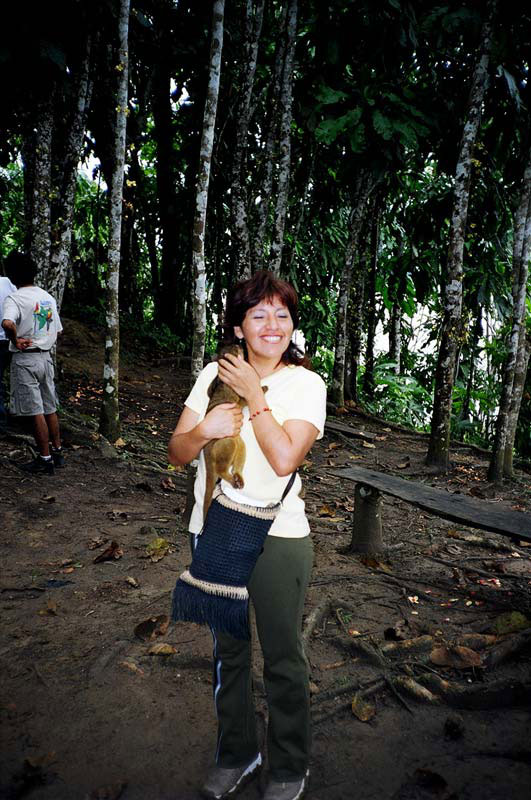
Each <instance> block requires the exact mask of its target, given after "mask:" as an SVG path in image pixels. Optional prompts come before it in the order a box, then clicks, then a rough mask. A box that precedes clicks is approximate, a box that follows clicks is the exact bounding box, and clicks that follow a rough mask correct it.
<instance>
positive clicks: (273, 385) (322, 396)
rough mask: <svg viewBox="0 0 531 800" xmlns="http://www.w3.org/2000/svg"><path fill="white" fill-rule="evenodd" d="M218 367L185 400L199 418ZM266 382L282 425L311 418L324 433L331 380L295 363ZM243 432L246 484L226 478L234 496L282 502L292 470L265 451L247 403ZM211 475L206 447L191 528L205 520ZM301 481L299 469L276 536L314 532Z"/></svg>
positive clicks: (214, 364) (269, 401)
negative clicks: (279, 467) (283, 470)
mask: <svg viewBox="0 0 531 800" xmlns="http://www.w3.org/2000/svg"><path fill="white" fill-rule="evenodd" d="M217 372H218V365H217V362H212V363H211V364H208V365H207V366H206V367H205V368H204V369H203V370H202V372H201V373H200V375H199V377H198V379H197V381H196V383H195V385H194V387H193V389H192V391H191V392H190V394H189V395H188V397H187V398H186V400H185V405H186V406H187V407H188V408H190V409H191V410H192V411H195V413H196V414H198V415H199V420H198V422H200V421H201V420H202V419H203V418H204V416H205V413H206V410H207V407H208V403H209V397H208V394H207V389H208V387H209V386H210V384H211V382H212V381H213V380H214V378H215V377H216V375H217ZM261 385H262V386H267V392H266V394H265V398H266V402H267V405H268V407H269V408H270V409H271V413H272V414H273V417H274V418H275V419H276V421H277V422H278V423H279V424H280V425H283V424H284V423H285V422H286V421H287V420H290V419H300V420H304V421H306V422H311V424H312V425H314V426H315V427H316V428H317V430H318V435H317V438H318V439H320V438H321V437H322V435H323V432H324V423H325V418H326V386H325V383H324V381H323V380H322V378H320V377H319V375H317V374H316V373H315V372H312V371H311V370H308V369H306V368H305V367H297V366H292V365H289V366H286V367H283V368H282V369H280V370H278V372H274V373H273V374H272V375H268V377H267V378H263V379H262V381H261ZM240 436H241V437H242V439H243V441H244V443H245V451H246V453H245V466H244V469H243V481H244V487H243V489H242V490H241V491H240V490H238V489H234V488H233V487H232V486H231V485H230V484H229V483H227V482H226V481H224V480H222V481H221V488H222V490H223V492H225V494H227V495H228V496H229V497H231V498H233V499H234V500H236V501H238V502H240V503H246V504H248V505H255V506H267V505H269V504H271V503H278V501H279V500H280V498H281V497H282V493H283V491H284V489H285V488H286V486H287V484H288V482H289V480H290V476H289V475H288V476H284V477H279V476H278V475H277V474H276V472H275V471H274V469H273V467H272V466H271V464H270V463H269V461H268V460H267V458H266V457H265V455H264V454H263V452H262V450H261V448H260V446H259V444H258V442H257V440H256V437H255V435H254V429H253V424H252V422H251V421H250V419H249V409H248V407H247V406H245V407H244V409H243V426H242V429H241V431H240ZM205 480H206V468H205V460H204V456H203V452H201V454H200V457H199V466H198V470H197V478H196V481H195V487H194V496H195V505H194V508H193V511H192V516H191V518H190V525H189V530H190V532H191V533H200V531H201V528H202V526H203V498H204V494H205ZM301 485H302V484H301V479H300V476H299V475H297V477H296V478H295V481H294V483H293V486H292V487H291V489H290V491H289V492H288V494H287V496H286V498H285V499H284V502H283V503H282V508H281V510H280V512H279V514H278V516H277V517H276V518H275V521H274V522H273V525H272V527H271V529H270V532H269V535H270V536H282V537H286V538H299V537H302V536H307V535H308V534H309V532H310V526H309V524H308V520H307V518H306V514H305V512H304V500H303V499H302V498H301V497H299V493H300V490H301Z"/></svg>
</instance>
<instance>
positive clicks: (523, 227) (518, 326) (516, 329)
mask: <svg viewBox="0 0 531 800" xmlns="http://www.w3.org/2000/svg"><path fill="white" fill-rule="evenodd" d="M530 250H531V150H530V151H529V157H528V162H527V165H526V168H525V172H524V178H523V181H522V192H521V195H520V202H519V204H518V209H517V211H516V215H515V221H514V244H513V309H512V315H511V316H512V323H511V333H510V335H509V343H508V348H507V356H506V358H505V362H504V368H503V382H502V390H501V396H500V410H499V412H498V417H497V419H496V433H495V435H494V445H493V448H492V457H491V462H490V465H489V472H488V478H489V480H491V481H501V480H502V478H503V477H504V475H505V474H506V473H505V468H504V463H505V461H506V460H507V462H508V468H509V470H510V471H511V473H512V456H511V457H510V458H508V456H507V455H506V453H507V451H508V450H509V448H510V449H511V452H512V447H513V443H514V438H513V439H511V438H510V434H512V433H513V428H514V433H516V424H517V422H518V413H519V410H520V402H521V394H520V397H518V396H517V395H518V392H519V390H518V392H517V395H516V396H515V397H514V398H513V390H514V383H515V375H516V372H517V365H518V371H521V370H522V369H523V364H524V362H525V351H526V344H525V342H526V331H525V313H526V295H527V276H528V272H529V255H530ZM519 356H520V358H519ZM521 380H522V378H521V377H520V376H519V377H518V382H520V381H521ZM511 406H512V407H511ZM511 412H512V413H511ZM515 415H516V420H515V419H514V417H515ZM511 473H509V474H508V475H507V477H511Z"/></svg>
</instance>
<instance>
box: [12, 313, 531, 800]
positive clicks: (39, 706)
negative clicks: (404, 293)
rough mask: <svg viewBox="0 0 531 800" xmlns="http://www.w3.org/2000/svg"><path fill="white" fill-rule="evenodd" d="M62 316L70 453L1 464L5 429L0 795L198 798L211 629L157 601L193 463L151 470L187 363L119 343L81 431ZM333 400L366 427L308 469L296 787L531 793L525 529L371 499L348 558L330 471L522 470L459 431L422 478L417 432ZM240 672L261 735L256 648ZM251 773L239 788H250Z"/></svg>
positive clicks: (530, 605) (76, 350)
mask: <svg viewBox="0 0 531 800" xmlns="http://www.w3.org/2000/svg"><path fill="white" fill-rule="evenodd" d="M65 329H66V333H65V335H64V337H63V339H62V341H61V343H60V348H59V370H60V382H59V389H60V396H61V399H62V404H63V415H62V419H63V422H64V442H65V449H66V457H67V465H66V467H65V469H63V470H57V471H56V474H55V476H53V477H51V476H50V477H34V476H28V475H25V474H24V473H23V472H21V471H20V470H19V469H18V468H17V463H22V462H24V461H26V460H28V458H30V457H31V456H32V453H31V450H30V445H31V441H32V440H31V437H30V436H29V435H28V431H27V429H25V428H24V426H22V425H19V426H13V427H12V429H11V431H10V433H8V434H7V435H6V436H4V437H3V438H2V439H1V440H0V441H1V450H0V464H1V471H0V498H1V506H0V508H1V511H2V516H3V522H2V527H1V530H2V535H1V537H0V547H1V556H2V573H1V578H0V596H1V608H2V623H3V624H2V635H1V636H2V638H1V641H0V668H1V675H2V680H1V687H2V688H1V698H0V702H1V707H0V712H1V730H2V733H1V737H2V743H1V752H2V754H1V777H0V797H2V798H6V799H7V798H11V799H13V798H22V797H30V798H31V800H84V799H85V798H89V799H90V798H100V800H103V799H105V800H116V798H118V797H121V798H124V800H193V798H197V797H198V794H197V786H198V784H199V783H200V782H201V779H202V777H203V776H204V774H205V771H206V769H207V768H208V766H209V765H210V763H211V758H212V753H213V749H214V741H215V718H214V711H213V707H212V702H211V691H210V671H211V667H210V654H211V641H210V635H209V633H208V632H207V631H206V630H205V629H203V628H200V627H198V626H196V625H192V624H187V623H178V624H175V625H169V627H168V625H167V621H166V620H165V618H164V615H167V614H168V613H169V606H170V593H171V590H172V587H173V585H174V583H175V580H176V577H177V576H178V574H179V573H180V571H181V570H182V569H183V568H184V567H185V566H187V565H188V563H189V554H188V540H187V535H186V532H185V530H184V527H183V524H182V521H181V517H182V512H183V509H184V504H185V491H186V475H185V473H184V472H180V471H168V469H167V461H166V455H165V451H166V445H167V441H168V437H169V435H170V432H171V430H172V429H173V427H174V425H175V421H176V418H177V415H178V413H179V411H180V408H181V407H182V400H183V398H184V396H185V394H186V391H187V385H188V375H187V373H186V370H185V369H183V368H181V369H180V368H179V364H178V362H177V361H176V359H172V358H169V357H165V358H162V357H156V355H154V354H152V353H151V354H150V353H149V352H148V351H146V350H142V349H141V348H137V349H135V351H134V352H132V350H131V349H127V342H126V343H125V344H126V348H125V352H124V356H123V360H122V377H121V381H122V383H121V407H122V419H123V431H122V440H123V441H122V442H118V445H117V446H116V447H113V446H111V445H109V444H108V443H106V442H105V441H103V440H101V439H99V438H98V435H97V433H96V428H97V414H98V408H99V403H100V397H101V389H100V377H99V376H100V375H101V372H102V363H101V358H102V352H103V345H102V341H101V336H100V334H99V333H97V332H94V331H90V330H88V329H87V328H85V327H84V326H82V325H81V324H80V323H77V322H74V321H71V320H66V324H65ZM340 421H341V422H342V423H344V424H348V425H351V426H352V427H353V428H354V429H356V430H357V431H360V430H362V431H366V432H368V433H372V434H375V435H376V436H375V437H374V438H372V439H371V440H370V441H363V440H361V439H355V438H350V437H346V436H343V435H341V434H338V433H334V432H332V431H331V430H328V431H327V433H326V435H325V437H324V439H323V440H322V441H320V442H318V443H317V444H316V445H315V446H314V447H313V449H312V451H311V453H310V454H309V456H308V459H307V461H306V462H305V464H304V465H303V470H302V471H303V483H304V484H305V490H306V503H307V510H308V513H309V516H310V522H311V526H312V531H313V533H312V536H313V542H314V548H315V567H314V572H313V578H312V584H311V586H310V590H309V592H308V597H307V609H306V610H307V615H306V628H305V630H306V633H308V632H309V631H310V628H309V625H310V623H311V622H312V621H315V620H317V623H316V625H315V627H314V628H313V629H312V630H311V633H310V635H309V636H308V647H307V652H308V657H309V660H310V664H311V679H312V693H313V694H312V703H313V712H312V713H313V718H314V746H313V758H312V773H311V779H310V787H309V792H308V798H310V799H311V800H350V798H360V800H361V798H363V800H388V799H389V800H429V798H437V800H450V798H456V799H457V798H458V799H459V800H480V798H481V800H491V799H492V800H500V798H504V800H527V799H528V798H529V797H530V791H531V790H530V788H529V787H530V786H531V745H530V742H531V721H530V713H529V711H530V705H531V675H530V671H529V667H530V664H531V648H530V647H529V642H530V638H529V628H530V626H531V621H530V620H531V548H530V547H529V544H528V543H526V542H521V541H516V542H513V541H510V540H509V539H508V538H504V537H501V536H498V535H495V534H489V533H486V532H482V531H474V530H472V529H470V528H465V527H460V526H456V525H455V524H452V523H449V522H446V521H444V520H442V519H439V518H437V517H435V516H431V515H429V514H427V513H425V512H423V511H420V510H418V509H416V508H414V507H413V506H411V505H408V504H405V503H403V502H401V501H399V500H396V499H393V498H391V497H386V498H385V499H384V507H383V520H384V539H385V551H384V552H382V554H381V555H379V556H378V557H377V558H373V559H362V558H360V557H359V556H355V555H352V554H349V553H347V552H344V551H345V548H347V547H348V545H349V544H350V542H351V538H352V513H351V512H352V508H353V498H354V484H353V483H352V482H350V481H348V480H347V479H342V478H341V479H338V478H337V477H335V476H331V475H330V474H329V472H328V470H329V468H331V467H341V466H342V465H349V464H357V465H362V466H367V467H375V468H377V469H379V470H382V471H386V472H389V473H391V474H396V475H401V476H402V477H408V476H413V479H415V480H418V481H423V482H427V483H428V484H430V485H437V486H440V487H441V488H443V489H446V490H448V491H449V492H456V491H457V492H460V493H462V494H472V495H474V496H476V497H479V498H481V499H482V500H483V501H484V503H485V504H486V505H489V504H492V506H493V507H495V508H507V509H516V510H519V511H521V513H522V514H528V513H529V509H530V508H531V476H530V475H529V474H526V473H524V472H520V473H519V474H518V480H517V481H516V482H515V483H514V484H512V485H508V486H505V487H504V488H503V489H502V490H498V489H494V488H493V487H492V486H491V485H490V484H488V483H487V481H486V467H487V460H486V457H485V455H484V454H482V453H481V452H480V451H477V450H474V449H471V448H467V447H463V446H456V447H454V448H453V450H452V459H453V467H452V469H451V471H450V472H449V474H448V475H447V476H444V477H440V476H436V475H433V474H430V473H429V471H428V470H427V468H426V467H425V466H424V465H423V456H424V454H425V451H426V439H425V437H423V436H421V435H418V434H414V433H410V432H405V431H401V430H398V429H395V428H394V427H391V426H387V425H386V424H385V423H378V422H375V421H374V420H369V419H367V418H364V417H363V416H362V415H360V414H357V413H355V412H354V411H351V412H349V413H348V414H343V415H342V416H341V418H340ZM161 539H163V540H164V542H160V541H157V540H161ZM113 543H114V544H113ZM157 547H158V549H157ZM106 553H107V559H108V560H104V559H105V558H106V556H105V554H106ZM98 556H102V559H101V560H99V561H98V562H95V559H96V558H97V557H98ZM441 562H445V563H441ZM318 611H325V613H324V615H323V614H317V612H318ZM141 623H144V624H143V625H142V626H141V627H140V628H138V626H139V625H140V624H141ZM472 634H475V637H474V636H472ZM150 636H151V638H149V637H150ZM412 640H414V641H412ZM459 643H461V644H459ZM162 644H165V645H168V647H160V645H162ZM456 645H457V647H456ZM459 648H461V649H459ZM161 650H162V652H160V651H161ZM157 651H159V652H157ZM165 651H167V652H165ZM255 672H256V696H257V724H258V725H259V726H260V729H261V730H262V732H263V730H264V726H265V724H266V706H265V702H264V693H263V684H262V681H261V675H260V657H259V653H258V652H257V653H256V670H255ZM427 689H429V690H431V694H430V693H429V692H428V691H426V690H427ZM421 692H424V696H423V697H420V694H421ZM353 709H354V710H353ZM264 781H265V774H264V775H263V776H261V778H260V781H259V782H255V783H254V784H251V785H250V786H249V787H247V788H246V789H245V790H244V791H243V793H242V795H241V797H242V798H244V800H245V799H247V800H257V799H258V798H259V797H260V796H261V790H262V789H263V784H264Z"/></svg>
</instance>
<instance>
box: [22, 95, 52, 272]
mask: <svg viewBox="0 0 531 800" xmlns="http://www.w3.org/2000/svg"><path fill="white" fill-rule="evenodd" d="M54 94H55V92H54V90H52V92H51V93H50V96H49V97H48V98H46V99H45V100H43V101H42V103H41V104H40V105H39V106H38V107H37V117H36V122H35V123H34V122H33V120H32V119H31V118H30V120H29V121H28V127H29V130H28V131H27V135H26V137H25V140H24V143H23V147H22V157H23V160H24V164H25V172H26V179H25V181H24V192H25V203H24V206H25V218H26V243H25V246H26V250H27V251H28V252H29V253H30V255H31V256H32V258H33V259H34V261H35V263H36V264H37V267H38V269H39V272H38V274H37V282H38V283H40V284H41V285H44V286H46V285H47V280H46V278H47V274H48V265H49V263H50V245H51V239H50V235H51V222H52V206H51V196H52V140H53V116H54V113H53V112H54Z"/></svg>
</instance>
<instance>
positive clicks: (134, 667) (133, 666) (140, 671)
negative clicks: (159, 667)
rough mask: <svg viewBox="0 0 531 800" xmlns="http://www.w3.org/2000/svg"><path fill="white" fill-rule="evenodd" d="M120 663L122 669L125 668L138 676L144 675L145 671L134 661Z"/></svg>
mask: <svg viewBox="0 0 531 800" xmlns="http://www.w3.org/2000/svg"><path fill="white" fill-rule="evenodd" d="M118 663H119V666H120V667H125V668H126V669H128V670H129V671H130V672H135V673H136V674H138V675H143V674H144V670H143V669H140V667H139V666H137V665H136V664H134V663H133V662H132V661H120V662H118Z"/></svg>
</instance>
